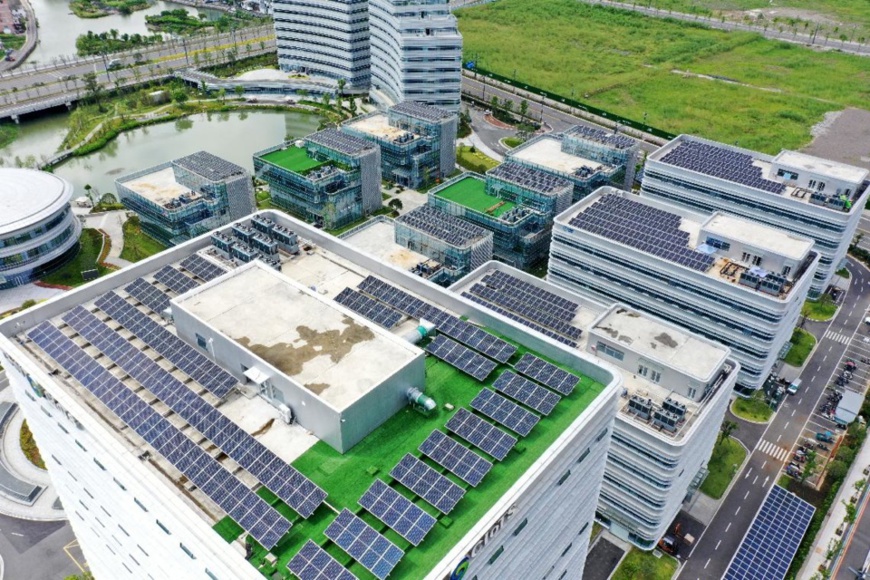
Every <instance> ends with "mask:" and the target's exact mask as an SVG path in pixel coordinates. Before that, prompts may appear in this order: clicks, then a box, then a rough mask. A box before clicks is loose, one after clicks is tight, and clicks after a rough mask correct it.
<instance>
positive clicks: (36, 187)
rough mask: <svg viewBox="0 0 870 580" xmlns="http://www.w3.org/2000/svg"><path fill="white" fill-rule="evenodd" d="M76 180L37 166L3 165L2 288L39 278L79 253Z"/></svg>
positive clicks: (0, 191)
mask: <svg viewBox="0 0 870 580" xmlns="http://www.w3.org/2000/svg"><path fill="white" fill-rule="evenodd" d="M72 194H73V186H72V184H70V183H69V182H68V181H66V180H65V179H62V178H60V177H58V176H56V175H52V174H51V173H45V172H43V171H37V170H35V169H0V289H4V288H11V287H13V286H18V285H21V284H26V283H27V282H31V281H33V280H36V279H38V278H39V277H40V276H42V275H44V274H46V273H47V272H49V271H51V270H54V269H55V268H57V267H58V266H60V265H62V264H63V263H64V262H66V261H67V260H69V259H70V258H72V257H73V256H75V253H76V251H77V250H78V240H79V234H80V233H81V224H80V223H79V220H78V219H76V217H75V216H74V215H73V213H72V210H71V208H70V200H71V199H72Z"/></svg>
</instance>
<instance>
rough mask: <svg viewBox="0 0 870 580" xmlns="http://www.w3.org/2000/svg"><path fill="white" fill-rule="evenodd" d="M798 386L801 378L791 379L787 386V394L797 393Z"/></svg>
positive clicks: (799, 386)
mask: <svg viewBox="0 0 870 580" xmlns="http://www.w3.org/2000/svg"><path fill="white" fill-rule="evenodd" d="M800 388H801V380H800V379H795V380H793V381H792V382H791V384H790V385H789V386H788V394H789V395H794V394H797V392H798V390H799V389H800Z"/></svg>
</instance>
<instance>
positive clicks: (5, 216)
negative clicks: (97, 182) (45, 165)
mask: <svg viewBox="0 0 870 580" xmlns="http://www.w3.org/2000/svg"><path fill="white" fill-rule="evenodd" d="M72 194H73V187H72V185H71V184H70V183H69V182H68V181H66V180H65V179H63V178H61V177H58V176H57V175H54V174H52V173H47V172H45V171H37V170H36V169H19V168H0V235H3V234H7V233H10V232H14V231H16V230H20V229H25V228H27V227H29V226H31V225H33V224H36V223H37V222H39V221H40V220H43V219H45V218H47V217H49V216H51V215H53V214H55V213H57V212H58V211H59V210H61V209H63V208H65V207H67V206H68V205H69V202H70V199H72Z"/></svg>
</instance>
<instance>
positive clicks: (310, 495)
mask: <svg viewBox="0 0 870 580" xmlns="http://www.w3.org/2000/svg"><path fill="white" fill-rule="evenodd" d="M63 321H64V322H66V323H67V324H69V325H70V326H71V327H72V328H74V329H75V330H76V332H78V333H79V334H80V335H81V336H83V337H84V338H85V339H86V340H87V341H88V342H90V343H91V344H93V345H94V346H95V347H97V348H98V349H99V350H100V351H101V352H103V353H104V354H105V355H106V356H107V357H108V358H109V359H111V360H112V361H113V362H114V363H115V364H116V365H118V366H119V367H120V368H121V369H123V370H124V371H125V372H127V373H128V374H129V375H130V376H131V377H132V378H133V379H134V380H136V381H138V382H139V383H140V384H141V385H142V386H143V387H145V388H146V389H148V390H149V391H151V393H153V394H154V395H155V396H156V397H158V398H159V399H160V400H162V401H163V402H164V403H166V404H167V405H168V406H169V408H170V409H172V410H173V411H174V412H175V413H177V414H178V416H179V417H181V418H182V419H184V420H185V421H187V422H188V423H190V425H191V426H192V427H193V428H195V429H196V430H197V431H199V432H200V433H202V434H203V435H205V436H206V437H207V438H208V439H210V440H211V441H212V442H214V444H215V445H217V446H218V448H220V450H221V451H223V452H224V453H226V454H227V456H229V457H230V458H232V459H233V461H235V462H236V463H238V464H239V465H241V466H242V467H243V468H244V469H246V470H248V472H250V473H251V474H252V475H253V476H254V477H256V478H257V479H258V480H259V481H260V482H261V483H262V484H263V485H265V486H266V487H268V488H269V489H271V490H272V491H273V492H275V495H277V496H278V497H279V498H281V499H282V500H283V501H284V502H285V503H287V505H289V506H290V507H291V508H293V509H294V510H295V511H296V512H298V513H299V514H300V515H302V516H303V517H306V518H307V517H309V516H311V514H313V513H314V511H315V510H316V509H317V507H318V506H319V505H320V504H321V503H323V500H324V499H326V492H325V491H323V490H322V489H320V488H319V487H317V486H316V485H315V484H314V483H312V482H311V481H310V480H309V479H308V478H306V477H305V476H304V475H302V474H301V473H299V472H298V471H297V470H296V469H294V468H293V467H291V466H290V465H288V464H287V463H285V462H284V461H283V460H282V459H281V458H279V457H278V456H277V455H275V454H274V453H272V451H270V450H269V449H267V448H266V446H265V445H263V444H262V443H260V442H259V441H257V440H256V439H254V438H253V437H251V436H250V435H249V434H248V433H247V432H246V431H245V430H244V429H242V428H241V427H239V426H238V425H236V424H235V423H234V422H233V421H231V420H230V419H229V418H228V417H226V416H225V415H224V414H223V413H221V412H220V411H218V410H217V409H216V408H214V407H213V406H211V405H210V404H208V402H206V401H205V400H204V399H202V397H200V396H199V395H197V394H196V393H194V392H193V391H191V390H190V389H189V388H187V387H186V386H185V385H184V383H182V382H181V381H179V380H178V379H177V378H175V377H174V376H173V375H172V374H171V373H170V372H169V371H167V370H165V369H163V368H162V367H161V366H160V365H158V364H157V363H156V362H154V361H153V360H152V359H151V358H149V357H148V356H147V355H145V353H143V352H142V351H140V350H139V349H137V348H136V347H135V346H133V345H132V344H130V342H129V341H128V340H127V339H125V338H124V337H123V336H121V335H120V334H118V333H117V332H115V331H114V330H112V329H111V328H110V327H109V326H108V325H106V324H105V323H104V322H102V321H101V320H100V319H98V318H97V317H96V316H95V315H94V314H92V313H90V312H88V311H87V310H86V309H85V308H83V307H81V306H76V307H75V308H73V309H72V310H71V311H69V312H68V313H66V314H65V315H64V316H63Z"/></svg>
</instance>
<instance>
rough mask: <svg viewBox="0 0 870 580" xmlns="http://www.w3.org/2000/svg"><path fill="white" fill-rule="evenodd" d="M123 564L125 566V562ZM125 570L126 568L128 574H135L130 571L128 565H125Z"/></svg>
mask: <svg viewBox="0 0 870 580" xmlns="http://www.w3.org/2000/svg"><path fill="white" fill-rule="evenodd" d="M121 563H122V564H124V563H123V562H121ZM124 568H126V569H127V572H129V573H130V574H132V573H133V571H132V570H131V569H130V566H128V565H127V564H124Z"/></svg>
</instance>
